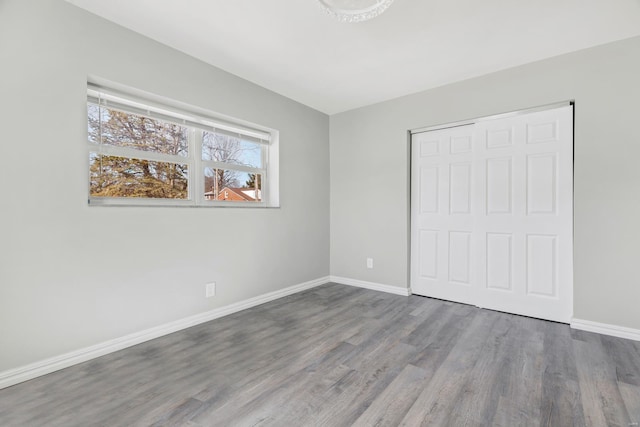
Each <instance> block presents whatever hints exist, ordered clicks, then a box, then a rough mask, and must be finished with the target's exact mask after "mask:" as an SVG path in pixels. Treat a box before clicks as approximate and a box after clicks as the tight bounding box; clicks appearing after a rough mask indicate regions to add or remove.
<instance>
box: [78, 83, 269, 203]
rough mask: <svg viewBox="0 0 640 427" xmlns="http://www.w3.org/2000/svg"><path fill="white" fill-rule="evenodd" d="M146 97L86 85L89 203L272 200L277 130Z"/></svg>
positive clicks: (244, 201) (256, 201) (250, 201)
mask: <svg viewBox="0 0 640 427" xmlns="http://www.w3.org/2000/svg"><path fill="white" fill-rule="evenodd" d="M152 98H153V97H151V96H148V95H147V97H146V98H143V97H139V96H137V95H130V94H128V93H126V92H123V91H120V90H116V89H110V88H105V87H103V86H98V85H94V84H91V83H89V84H88V90H87V124H88V157H89V204H91V205H186V206H229V205H233V206H277V169H276V168H277V132H275V131H271V130H266V129H261V128H259V127H257V126H256V127H253V126H249V125H246V124H244V123H242V122H240V121H238V122H235V121H232V120H228V119H226V118H225V119H221V118H217V117H216V116H214V115H213V114H210V113H208V112H205V111H200V110H198V109H196V108H195V107H186V108H184V107H176V106H174V105H173V104H172V103H166V102H165V103H160V102H156V101H155V100H153V99H152ZM176 104H177V103H176Z"/></svg>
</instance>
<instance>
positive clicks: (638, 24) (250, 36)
mask: <svg viewBox="0 0 640 427" xmlns="http://www.w3.org/2000/svg"><path fill="white" fill-rule="evenodd" d="M68 1H69V2H70V3H73V4H75V5H77V6H80V7H82V8H84V9H87V10H89V11H91V12H93V13H95V14H97V15H100V16H103V17H104V18H106V19H109V20H111V21H114V22H116V23H118V24H120V25H122V26H124V27H127V28H130V29H132V30H134V31H136V32H139V33H141V34H144V35H146V36H148V37H150V38H153V39H155V40H158V41H159V42H162V43H164V44H166V45H169V46H171V47H174V48H176V49H178V50H181V51H183V52H185V53H187V54H189V55H192V56H194V57H196V58H199V59H201V60H203V61H205V62H208V63H210V64H212V65H215V66H216V67H219V68H222V69H224V70H226V71H229V72H231V73H233V74H236V75H238V76H240V77H243V78H245V79H247V80H250V81H252V82H254V83H257V84H259V85H261V86H264V87H266V88H268V89H271V90H273V91H275V92H277V93H280V94H282V95H284V96H287V97H289V98H292V99H294V100H296V101H299V102H301V103H303V104H306V105H308V106H311V107H313V108H316V109H318V110H320V111H323V112H325V113H327V114H334V113H338V112H341V111H346V110H350V109H353V108H357V107H361V106H364V105H369V104H373V103H376V102H379V101H383V100H387V99H391V98H396V97H398V96H402V95H407V94H410V93H414V92H418V91H421V90H425V89H429V88H433V87H437V86H442V85H444V84H447V83H451V82H455V81H459V80H463V79H467V78H471V77H475V76H479V75H483V74H487V73H490V72H493V71H497V70H501V69H505V68H510V67H514V66H517V65H521V64H525V63H529V62H533V61H537V60H540V59H544V58H548V57H552V56H556V55H560V54H563V53H567V52H572V51H576V50H580V49H584V48H588V47H591V46H596V45H599V44H604V43H608V42H612V41H615V40H621V39H624V38H628V37H633V36H637V35H640V0H483V1H479V0H396V1H395V2H394V3H393V4H392V5H391V7H390V8H389V9H388V10H387V11H386V12H385V13H384V14H383V15H381V16H379V17H378V18H375V19H373V20H371V21H367V22H363V23H358V24H342V23H339V22H336V21H335V20H334V19H333V18H332V17H330V16H328V15H326V14H324V12H323V11H322V10H321V8H320V6H319V5H318V4H317V1H316V0H110V1H104V0H68ZM639 54H640V53H639Z"/></svg>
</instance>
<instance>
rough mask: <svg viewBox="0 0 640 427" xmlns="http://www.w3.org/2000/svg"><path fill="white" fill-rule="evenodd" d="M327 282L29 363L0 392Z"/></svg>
mask: <svg viewBox="0 0 640 427" xmlns="http://www.w3.org/2000/svg"><path fill="white" fill-rule="evenodd" d="M328 282H329V277H328V276H325V277H321V278H319V279H315V280H310V281H308V282H304V283H300V284H298V285H294V286H290V287H288V288H284V289H280V290H277V291H274V292H269V293H267V294H263V295H259V296H257V297H253V298H249V299H247V300H244V301H239V302H236V303H233V304H230V305H227V306H224V307H220V308H216V309H213V310H211V311H207V312H204V313H200V314H196V315H194V316H189V317H187V318H184V319H180V320H176V321H173V322H169V323H165V324H164V325H160V326H156V327H153V328H150V329H145V330H143V331H140V332H134V333H133V334H129V335H125V336H123V337H120V338H115V339H112V340H109V341H105V342H103V343H100V344H96V345H93V346H90V347H85V348H81V349H79V350H75V351H72V352H69V353H66V354H62V355H60V356H55V357H51V358H49V359H45V360H41V361H39V362H35V363H31V364H29V365H26V366H22V367H19V368H16V369H11V370H8V371H4V372H0V389H3V388H5V387H10V386H12V385H15V384H18V383H21V382H23V381H27V380H30V379H33V378H36V377H39V376H42V375H46V374H49V373H51V372H55V371H58V370H60V369H64V368H67V367H69V366H73V365H76V364H78V363H82V362H86V361H87V360H91V359H95V358H96V357H100V356H104V355H105V354H109V353H113V352H115V351H118V350H122V349H124V348H127V347H131V346H134V345H137V344H140V343H143V342H146V341H150V340H153V339H155V338H159V337H162V336H165V335H168V334H171V333H173V332H177V331H180V330H183V329H187V328H190V327H192V326H195V325H199V324H201V323H205V322H209V321H210V320H214V319H218V318H220V317H224V316H228V315H229V314H233V313H236V312H238V311H242V310H246V309H248V308H251V307H255V306H257V305H261V304H264V303H267V302H269V301H273V300H276V299H279V298H282V297H286V296H288V295H292V294H295V293H298V292H302V291H305V290H307V289H311V288H314V287H316V286H320V285H324V284H325V283H328Z"/></svg>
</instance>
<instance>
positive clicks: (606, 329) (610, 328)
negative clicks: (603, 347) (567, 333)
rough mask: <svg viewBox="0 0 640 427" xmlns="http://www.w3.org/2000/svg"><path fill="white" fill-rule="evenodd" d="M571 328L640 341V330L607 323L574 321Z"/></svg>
mask: <svg viewBox="0 0 640 427" xmlns="http://www.w3.org/2000/svg"><path fill="white" fill-rule="evenodd" d="M571 327H572V328H573V329H579V330H581V331H588V332H595V333H597V334H603V335H610V336H612V337H618V338H626V339H628V340H634V341H640V329H633V328H627V327H625V326H618V325H610V324H607V323H600V322H592V321H591V320H581V319H575V318H574V319H572V320H571Z"/></svg>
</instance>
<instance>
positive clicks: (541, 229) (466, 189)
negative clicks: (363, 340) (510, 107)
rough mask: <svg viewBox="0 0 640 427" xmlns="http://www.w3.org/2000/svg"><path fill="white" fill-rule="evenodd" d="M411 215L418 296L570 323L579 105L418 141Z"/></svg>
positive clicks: (413, 278)
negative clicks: (575, 112)
mask: <svg viewBox="0 0 640 427" xmlns="http://www.w3.org/2000/svg"><path fill="white" fill-rule="evenodd" d="M436 146H437V147H438V148H437V151H436V148H435V147H436ZM411 211H412V254H411V260H412V272H411V282H412V283H411V287H412V290H413V292H414V293H416V294H420V295H426V296H432V297H436V298H443V299H448V300H452V301H458V302H464V303H469V304H475V305H478V306H480V307H486V308H491V309H495V310H500V311H506V312H510V313H516V314H523V315H527V316H533V317H538V318H543V319H549V320H555V321H560V322H569V321H570V319H571V315H572V304H573V246H572V238H573V231H572V228H573V110H572V107H571V106H567V107H563V108H558V109H553V110H546V111H542V112H535V113H529V114H522V115H517V116H512V117H509V118H501V119H494V120H481V121H479V122H477V123H476V124H474V125H469V126H464V127H460V128H451V129H445V130H438V131H433V132H425V133H419V134H416V135H414V136H413V137H412V209H411Z"/></svg>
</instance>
